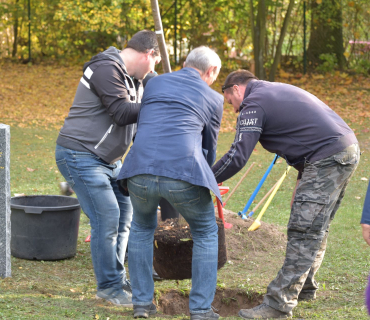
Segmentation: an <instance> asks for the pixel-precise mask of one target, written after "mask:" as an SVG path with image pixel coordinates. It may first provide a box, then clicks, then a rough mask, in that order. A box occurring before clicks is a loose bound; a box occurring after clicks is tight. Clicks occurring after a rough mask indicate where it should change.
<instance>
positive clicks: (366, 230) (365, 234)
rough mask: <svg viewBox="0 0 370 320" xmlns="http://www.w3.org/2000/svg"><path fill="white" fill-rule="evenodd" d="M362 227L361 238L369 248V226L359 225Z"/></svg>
mask: <svg viewBox="0 0 370 320" xmlns="http://www.w3.org/2000/svg"><path fill="white" fill-rule="evenodd" d="M361 227H362V236H363V237H364V240H365V241H366V243H367V244H368V245H369V246H370V225H368V224H361Z"/></svg>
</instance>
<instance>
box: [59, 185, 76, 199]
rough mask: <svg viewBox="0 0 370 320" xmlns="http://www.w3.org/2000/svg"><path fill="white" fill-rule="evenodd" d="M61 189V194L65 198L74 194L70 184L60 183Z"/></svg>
mask: <svg viewBox="0 0 370 320" xmlns="http://www.w3.org/2000/svg"><path fill="white" fill-rule="evenodd" d="M59 189H60V194H62V195H63V196H71V195H72V194H73V193H74V191H73V190H72V188H71V186H70V185H69V183H68V182H60V183H59Z"/></svg>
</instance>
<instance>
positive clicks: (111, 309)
mask: <svg viewBox="0 0 370 320" xmlns="http://www.w3.org/2000/svg"><path fill="white" fill-rule="evenodd" d="M57 134H58V132H57V131H56V130H55V129H51V130H46V129H41V128H19V127H17V126H14V127H12V128H11V192H12V195H14V194H15V193H24V194H26V195H31V194H59V189H58V182H60V181H63V178H62V176H61V175H60V173H59V172H58V169H57V167H56V165H55V161H54V148H55V140H56V137H57ZM358 137H359V139H360V141H361V143H363V145H365V146H366V147H367V148H368V141H369V135H368V134H360V135H359V136H358ZM233 138H234V135H233V134H232V133H224V134H221V135H220V139H219V148H218V153H217V155H218V158H219V157H221V156H222V155H223V153H224V152H226V151H227V150H228V148H229V147H230V144H231V142H232V141H233ZM256 149H257V150H256V151H255V152H254V153H253V155H252V157H251V159H250V162H256V165H255V167H254V168H253V169H252V171H251V173H250V174H249V175H248V177H247V178H246V179H245V181H244V182H243V184H242V185H241V186H240V188H239V189H238V191H236V193H235V194H234V195H233V197H232V198H231V200H230V201H229V203H228V204H227V207H226V208H227V209H229V210H232V211H234V212H238V211H241V210H242V209H243V207H244V205H245V204H246V202H247V200H248V197H249V195H250V194H251V192H252V191H253V190H254V188H255V186H256V185H257V184H258V182H259V179H260V178H261V177H262V175H263V173H264V172H265V170H266V168H267V167H268V165H269V163H270V162H271V161H272V159H273V155H272V154H269V153H267V152H266V151H264V150H263V149H262V147H261V146H260V145H258V146H257V147H256ZM364 151H365V153H364V154H363V156H362V159H361V163H360V165H359V167H358V169H357V171H356V173H355V175H354V177H353V178H352V181H351V183H350V184H349V187H348V189H347V194H346V197H345V198H344V200H343V204H342V206H341V208H340V210H339V211H338V213H337V216H336V218H335V219H334V222H333V224H332V226H331V233H330V235H329V245H328V249H327V252H326V257H325V259H324V262H323V265H322V267H321V269H320V271H319V273H318V276H317V280H318V281H319V283H320V290H319V292H318V299H317V300H316V301H315V302H304V303H299V304H298V307H297V308H296V309H294V318H299V319H367V318H368V316H367V313H366V310H365V307H364V303H363V291H364V288H365V284H366V281H367V275H368V272H369V269H370V265H369V258H368V254H369V248H368V247H367V246H366V244H365V242H364V241H363V240H362V235H361V229H360V225H359V221H360V217H361V211H362V205H363V201H364V195H365V192H366V188H367V184H368V181H363V180H361V178H362V177H366V178H370V159H369V158H370V155H369V152H370V150H369V149H366V148H365V150H364ZM248 166H249V165H247V167H248ZM284 169H285V163H284V162H281V163H278V164H276V165H275V167H274V168H273V170H272V172H271V174H270V176H269V177H268V179H267V180H266V183H265V185H264V187H263V188H262V190H261V192H260V196H259V197H258V198H257V200H258V199H260V197H261V195H262V194H264V193H265V192H266V191H267V190H268V189H269V188H270V187H271V186H272V185H273V183H274V182H275V181H276V180H277V179H278V178H279V177H280V176H281V175H282V173H283V171H284ZM245 170H246V168H244V169H243V170H242V172H240V173H239V174H238V175H236V176H235V177H234V178H233V179H230V180H229V181H227V182H226V183H225V184H224V185H226V186H229V187H230V189H232V188H233V187H234V186H235V184H236V183H237V182H238V180H239V179H240V177H241V176H242V174H243V173H244V171H245ZM295 180H296V172H295V170H291V172H290V173H289V175H288V177H287V179H286V180H285V181H284V183H283V185H282V187H281V188H280V190H279V191H278V194H277V195H276V197H275V198H274V200H273V202H272V203H271V205H270V207H269V208H268V210H267V211H266V213H265V215H264V217H263V221H265V222H269V223H273V224H277V225H280V226H282V227H283V228H285V226H286V224H287V222H288V218H289V212H290V208H289V205H290V199H291V192H292V190H293V187H294V185H295ZM88 234H89V225H88V220H87V218H86V217H85V216H84V215H81V222H80V233H79V238H78V247H77V255H76V257H74V258H72V259H67V260H62V261H30V260H22V259H17V258H13V257H12V277H11V278H6V279H2V280H0V319H9V320H10V319H11V320H13V319H104V320H107V319H110V320H113V319H124V318H127V319H129V318H131V315H132V311H131V310H127V309H122V308H119V307H115V306H112V305H109V304H107V303H102V302H100V303H97V302H96V301H95V299H94V296H95V280H94V276H93V270H92V266H91V260H90V249H89V245H88V244H86V243H85V242H84V239H85V237H86V236H87V235H88ZM266 254H267V255H268V254H269V253H268V252H267V253H266ZM245 263H246V264H248V259H246V261H245ZM274 268H275V270H276V271H275V273H271V274H266V273H264V274H261V273H260V272H259V270H258V268H256V269H254V270H253V269H252V270H253V271H248V274H247V273H246V271H245V270H243V269H234V270H233V266H232V265H227V267H226V268H223V269H221V270H220V272H219V280H218V282H219V287H225V288H236V287H244V288H246V289H247V290H253V291H256V292H260V293H262V294H263V293H264V292H265V289H266V286H267V285H268V283H269V282H270V281H271V280H272V279H273V278H274V277H275V275H276V272H277V270H278V269H279V268H280V264H277V265H276V266H274ZM233 272H235V273H238V274H240V275H241V276H240V279H243V278H244V279H248V280H245V283H240V282H239V283H237V282H236V281H234V280H233V279H232V277H231V276H230V274H232V273H233ZM243 273H245V274H243ZM189 288H190V281H189V280H183V281H179V282H176V281H162V282H156V297H158V296H160V295H161V294H162V292H164V291H166V290H169V289H175V290H178V291H181V292H187V291H188V290H189ZM160 318H168V316H163V317H159V316H158V317H157V319H160ZM178 318H183V316H179V317H178ZM230 319H231V317H230Z"/></svg>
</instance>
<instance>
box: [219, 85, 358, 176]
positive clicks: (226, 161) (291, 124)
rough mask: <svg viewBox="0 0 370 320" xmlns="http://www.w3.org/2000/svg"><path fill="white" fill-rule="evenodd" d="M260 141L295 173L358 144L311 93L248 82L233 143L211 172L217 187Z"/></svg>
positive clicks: (324, 105) (339, 121) (335, 115)
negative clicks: (309, 163)
mask: <svg viewBox="0 0 370 320" xmlns="http://www.w3.org/2000/svg"><path fill="white" fill-rule="evenodd" d="M258 141H259V142H260V143H261V145H262V146H263V148H265V149H266V150H267V151H270V152H272V153H276V154H278V155H279V156H281V157H283V158H285V160H286V161H287V163H288V164H290V165H293V166H294V167H295V168H296V169H297V170H298V171H299V172H302V171H303V167H304V162H305V161H309V162H314V161H317V160H320V159H324V158H326V157H329V156H331V155H333V154H335V153H337V152H339V151H341V150H343V149H345V148H346V147H348V146H349V145H351V144H353V143H357V139H356V136H355V134H354V133H353V131H352V130H351V129H350V128H349V127H348V125H347V124H346V123H345V122H344V121H343V120H342V119H341V118H340V117H339V116H338V115H337V114H336V113H335V112H334V111H333V110H332V109H330V108H329V107H328V106H327V105H326V104H325V103H323V102H322V101H321V100H319V99H318V98H317V97H315V96H314V95H312V94H310V93H309V92H307V91H305V90H302V89H300V88H298V87H295V86H292V85H289V84H284V83H277V82H267V81H260V80H251V81H250V82H249V83H248V85H247V88H246V90H245V94H244V100H243V102H242V104H241V106H240V113H239V116H238V119H237V123H236V135H235V140H234V143H233V144H232V145H231V148H230V150H229V151H228V152H227V153H226V154H225V155H224V156H223V157H222V158H221V159H220V160H219V161H218V162H217V163H216V164H215V165H214V166H213V167H212V171H213V173H214V174H215V177H216V180H217V182H218V183H220V182H222V181H225V180H227V179H229V178H231V177H232V176H233V175H234V174H236V173H237V172H238V171H239V170H241V169H242V168H243V167H244V165H245V164H246V163H247V161H248V159H249V157H250V155H251V153H252V151H253V149H254V147H255V145H256V144H257V142H258Z"/></svg>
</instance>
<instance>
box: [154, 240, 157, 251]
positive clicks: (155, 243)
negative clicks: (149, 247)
mask: <svg viewBox="0 0 370 320" xmlns="http://www.w3.org/2000/svg"><path fill="white" fill-rule="evenodd" d="M154 245H155V247H156V248H157V249H158V243H157V240H154Z"/></svg>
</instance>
